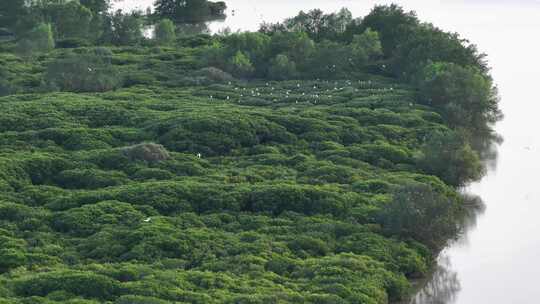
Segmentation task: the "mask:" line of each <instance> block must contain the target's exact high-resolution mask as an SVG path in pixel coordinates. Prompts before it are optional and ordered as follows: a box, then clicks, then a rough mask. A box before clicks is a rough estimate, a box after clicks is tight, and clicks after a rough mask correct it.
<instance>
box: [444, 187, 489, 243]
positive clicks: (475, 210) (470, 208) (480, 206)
mask: <svg viewBox="0 0 540 304" xmlns="http://www.w3.org/2000/svg"><path fill="white" fill-rule="evenodd" d="M462 197H463V200H464V202H463V203H464V205H465V209H464V210H463V214H462V215H461V217H460V219H459V222H458V226H459V231H460V233H459V235H458V238H457V239H456V240H455V241H454V242H452V243H450V244H449V245H450V246H452V245H453V246H456V245H458V246H465V245H467V244H468V243H469V239H468V233H469V231H471V230H473V229H475V228H476V225H477V224H478V219H479V218H480V216H482V215H483V214H484V213H485V212H486V204H485V203H484V202H483V201H482V199H481V198H480V197H479V196H478V195H474V194H470V193H464V194H462Z"/></svg>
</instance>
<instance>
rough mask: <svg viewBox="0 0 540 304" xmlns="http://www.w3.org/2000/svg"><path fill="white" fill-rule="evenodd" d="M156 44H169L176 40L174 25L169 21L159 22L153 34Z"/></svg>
mask: <svg viewBox="0 0 540 304" xmlns="http://www.w3.org/2000/svg"><path fill="white" fill-rule="evenodd" d="M154 35H155V39H156V41H157V43H159V44H162V45H167V44H171V43H172V42H173V41H174V39H175V38H176V34H175V27H174V23H172V21H171V20H169V19H163V20H161V21H160V22H159V23H158V24H157V25H156V29H155V32H154Z"/></svg>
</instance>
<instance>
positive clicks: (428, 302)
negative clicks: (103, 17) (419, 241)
mask: <svg viewBox="0 0 540 304" xmlns="http://www.w3.org/2000/svg"><path fill="white" fill-rule="evenodd" d="M152 2H153V1H152V0H131V1H130V0H125V1H123V2H122V3H119V4H117V7H123V8H125V9H132V8H136V7H138V8H140V9H145V8H146V7H149V6H151V4H152ZM226 2H227V4H228V6H229V10H228V12H227V13H228V15H229V17H228V18H227V19H226V20H225V21H223V22H216V23H213V24H211V25H210V28H211V29H212V30H214V31H216V30H219V29H220V28H223V27H229V28H230V29H231V30H233V31H235V30H256V29H257V28H258V24H259V23H261V22H262V21H268V22H276V21H280V20H282V19H284V18H286V17H290V16H293V15H295V14H296V13H297V12H298V11H299V10H309V9H312V8H321V9H322V10H324V11H326V12H333V11H337V10H339V9H340V8H342V7H347V8H349V9H350V10H351V11H352V12H353V15H354V16H363V15H365V14H367V13H368V12H369V10H370V9H371V8H372V7H373V6H374V5H375V4H389V3H390V2H395V3H398V4H400V5H402V6H404V7H405V8H406V9H411V10H413V9H414V10H415V11H417V13H418V15H419V17H420V19H421V20H424V21H429V22H432V23H434V24H435V25H437V26H439V27H441V28H443V29H445V30H449V31H456V32H459V33H461V34H462V36H463V37H465V38H468V39H469V40H471V41H473V42H474V43H476V44H477V45H478V47H479V49H480V50H481V51H482V52H485V53H487V54H488V55H489V57H488V59H489V62H490V65H491V66H492V67H493V71H492V72H493V76H494V78H495V81H496V83H497V84H498V86H499V90H500V94H501V108H502V110H503V112H504V114H505V116H506V118H505V120H504V121H503V122H501V123H499V124H498V125H497V131H498V132H499V133H500V134H501V135H502V136H503V137H504V139H505V142H504V143H503V144H502V145H501V146H500V147H499V157H498V162H497V166H496V170H491V171H490V173H489V175H488V176H487V177H486V178H484V179H483V180H482V181H481V182H479V183H476V184H474V185H472V186H471V187H470V188H469V189H468V191H469V192H471V193H474V194H477V195H479V196H480V197H481V198H482V200H483V201H484V202H485V204H486V206H487V208H486V210H485V212H484V213H482V214H481V215H479V216H478V217H477V218H476V219H475V220H473V221H472V222H471V223H472V224H474V225H470V229H469V230H468V233H467V234H466V235H464V236H463V237H462V239H460V240H459V241H458V242H456V243H454V244H452V245H451V246H450V247H449V248H447V249H446V250H445V251H444V252H443V253H442V255H441V257H440V259H439V266H438V268H437V270H436V272H435V275H434V276H433V278H431V281H429V282H428V284H427V285H426V287H425V289H424V290H423V291H421V292H420V293H419V294H418V296H417V298H416V299H415V302H414V303H415V304H483V303H486V304H517V303H519V304H536V303H539V300H538V299H540V287H539V286H538V281H537V280H538V279H539V278H540V260H539V258H540V204H539V203H540V185H539V181H538V178H537V177H538V176H539V175H540V103H539V102H540V100H539V96H538V94H537V91H539V90H540V75H539V72H540V61H539V58H538V56H539V55H540V3H539V1H535V0H513V1H511V0H461V1H460V0H439V1H434V0H431V1H429V0H422V1H420V0H411V1H367V0H334V1H329V0H309V1H307V0H295V1H290V0H273V1H262V0H260V1H255V0H251V1H249V0H228V1H226Z"/></svg>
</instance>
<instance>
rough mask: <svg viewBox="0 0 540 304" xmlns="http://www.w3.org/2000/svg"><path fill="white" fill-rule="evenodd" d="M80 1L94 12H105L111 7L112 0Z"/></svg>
mask: <svg viewBox="0 0 540 304" xmlns="http://www.w3.org/2000/svg"><path fill="white" fill-rule="evenodd" d="M79 1H80V3H81V4H82V5H84V6H86V7H87V8H88V9H90V10H91V11H92V12H93V13H94V14H99V13H104V12H106V11H107V10H108V9H109V6H110V0H79Z"/></svg>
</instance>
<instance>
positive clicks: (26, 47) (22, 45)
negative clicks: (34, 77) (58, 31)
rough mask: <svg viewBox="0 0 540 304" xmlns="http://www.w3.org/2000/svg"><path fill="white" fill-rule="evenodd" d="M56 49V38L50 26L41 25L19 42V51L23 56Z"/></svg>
mask: <svg viewBox="0 0 540 304" xmlns="http://www.w3.org/2000/svg"><path fill="white" fill-rule="evenodd" d="M53 48H54V38H53V33H52V28H51V25H50V24H45V23H41V24H39V25H37V26H36V27H35V28H33V29H32V30H31V31H30V32H28V33H27V34H26V35H25V37H24V38H23V39H22V40H20V41H19V42H18V45H17V49H18V50H19V52H20V53H21V54H22V55H23V56H31V55H33V54H35V53H45V52H49V51H50V50H52V49H53Z"/></svg>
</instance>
